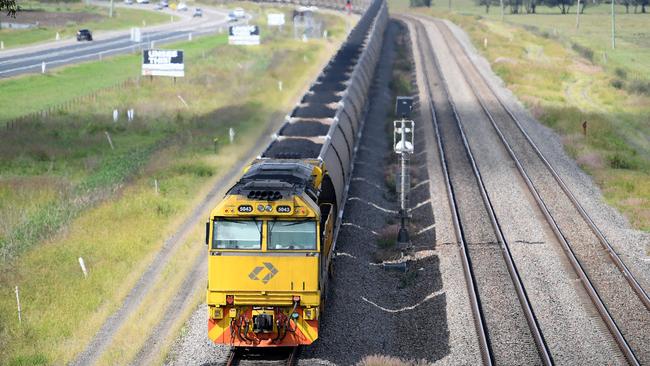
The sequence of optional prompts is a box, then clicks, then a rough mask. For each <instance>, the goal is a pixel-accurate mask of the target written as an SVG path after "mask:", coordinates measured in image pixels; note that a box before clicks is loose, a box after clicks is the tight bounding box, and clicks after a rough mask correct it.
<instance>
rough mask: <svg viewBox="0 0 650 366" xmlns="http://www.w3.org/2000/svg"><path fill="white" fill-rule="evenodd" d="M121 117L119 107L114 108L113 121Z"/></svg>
mask: <svg viewBox="0 0 650 366" xmlns="http://www.w3.org/2000/svg"><path fill="white" fill-rule="evenodd" d="M119 118H120V112H119V111H118V110H117V109H113V122H117V120H118V119H119Z"/></svg>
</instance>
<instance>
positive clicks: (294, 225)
mask: <svg viewBox="0 0 650 366" xmlns="http://www.w3.org/2000/svg"><path fill="white" fill-rule="evenodd" d="M267 247H268V249H269V250H283V249H284V250H316V222H315V221H269V223H268V242H267Z"/></svg>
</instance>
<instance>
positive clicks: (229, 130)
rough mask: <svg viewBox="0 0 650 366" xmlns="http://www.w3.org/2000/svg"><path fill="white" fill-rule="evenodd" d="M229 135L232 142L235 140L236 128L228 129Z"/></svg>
mask: <svg viewBox="0 0 650 366" xmlns="http://www.w3.org/2000/svg"><path fill="white" fill-rule="evenodd" d="M228 137H229V138H230V143H231V144H232V143H233V141H235V130H234V129H233V128H232V127H230V128H229V129H228Z"/></svg>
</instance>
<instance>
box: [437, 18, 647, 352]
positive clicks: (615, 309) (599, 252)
mask: <svg viewBox="0 0 650 366" xmlns="http://www.w3.org/2000/svg"><path fill="white" fill-rule="evenodd" d="M441 24H442V23H441ZM446 29H447V27H446V26H445V27H441V30H442V31H443V32H444V31H446ZM449 34H451V33H449ZM451 45H452V49H453V48H454V47H455V48H456V49H455V50H454V52H455V53H456V54H457V55H462V56H461V57H460V60H461V63H462V62H466V61H464V60H466V59H465V58H464V54H463V53H462V49H460V48H459V46H458V44H457V43H456V42H451ZM460 67H461V68H462V69H463V70H465V73H466V75H472V72H473V69H472V68H471V67H469V66H468V65H460ZM473 80H480V78H475V79H473ZM476 87H477V90H478V91H479V93H480V94H481V96H482V98H484V99H483V100H484V101H485V103H486V107H487V108H488V109H489V110H490V113H491V114H492V115H493V117H494V120H495V122H496V124H497V125H498V126H499V129H500V130H501V132H502V133H503V134H504V136H505V139H506V140H507V141H508V143H509V144H510V145H511V147H512V149H513V152H514V154H515V155H516V156H517V158H518V159H519V160H520V162H521V164H522V166H523V168H524V170H525V171H526V173H527V174H528V176H529V178H530V179H531V182H532V184H533V185H534V186H535V188H536V189H537V191H538V192H539V195H540V197H541V199H542V200H543V201H544V203H545V205H546V207H547V208H548V210H549V212H550V214H551V215H552V216H553V218H554V220H555V221H556V222H557V224H558V227H559V229H560V231H561V232H562V235H563V237H564V238H565V239H566V241H567V242H568V244H569V245H570V246H571V248H572V251H573V252H574V253H575V255H576V257H577V259H578V260H579V261H580V263H581V265H582V267H583V268H584V270H585V272H586V273H587V275H588V277H589V279H590V281H591V282H592V284H593V285H594V286H595V288H596V290H597V291H598V294H599V296H600V298H602V300H603V302H604V304H605V306H607V308H608V311H609V313H610V314H611V316H612V317H613V318H614V320H615V321H616V323H617V325H618V327H619V328H620V330H621V332H622V333H623V336H624V337H625V338H626V340H627V341H628V342H629V344H630V347H631V348H632V350H633V352H634V353H635V354H636V357H637V358H638V359H639V361H640V362H641V363H644V364H645V363H648V362H650V351H649V350H648V348H647V345H648V344H650V333H648V332H647V331H646V330H647V329H648V327H649V326H650V311H648V309H647V308H646V307H645V305H644V304H643V303H642V302H641V300H640V299H639V297H638V295H637V294H636V293H635V292H634V290H633V289H632V288H631V287H630V285H629V284H628V283H627V281H626V279H625V276H624V275H623V274H622V273H621V272H620V271H619V270H618V268H617V267H616V266H615V264H614V263H613V262H612V261H611V259H610V258H609V254H608V252H607V251H606V250H604V249H603V246H602V244H601V243H600V242H599V240H598V238H597V237H596V236H595V235H594V233H593V232H592V230H591V228H590V227H589V226H588V225H587V223H586V222H585V220H584V219H583V218H582V217H581V216H580V213H579V211H578V210H577V209H576V208H575V207H574V206H573V204H572V203H571V202H570V200H569V197H568V196H567V195H566V194H565V193H564V192H563V191H562V189H561V188H560V186H559V185H558V182H557V181H556V180H555V179H554V178H553V176H552V175H551V173H550V171H548V170H547V169H546V167H545V166H544V164H543V162H542V160H541V159H540V158H539V157H538V156H537V155H536V153H535V152H534V150H533V149H532V147H531V146H530V144H529V143H528V142H527V141H526V140H525V137H524V135H523V134H522V133H521V131H520V130H519V129H518V128H517V126H516V125H515V123H514V121H512V120H511V119H510V118H509V115H508V114H507V113H506V111H505V110H503V108H502V107H501V106H500V105H499V103H498V101H497V100H496V99H495V98H493V97H492V96H491V94H492V93H491V92H490V91H489V89H488V88H486V87H485V85H484V84H483V83H482V82H481V81H479V82H478V83H476ZM493 133H494V132H493ZM484 143H485V141H482V142H481V144H484ZM497 144H498V143H497ZM567 337H570V335H569V336H567Z"/></svg>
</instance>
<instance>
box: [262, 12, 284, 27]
mask: <svg viewBox="0 0 650 366" xmlns="http://www.w3.org/2000/svg"><path fill="white" fill-rule="evenodd" d="M266 22H267V23H268V25H284V14H283V13H277V14H276V13H269V14H267V15H266Z"/></svg>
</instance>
